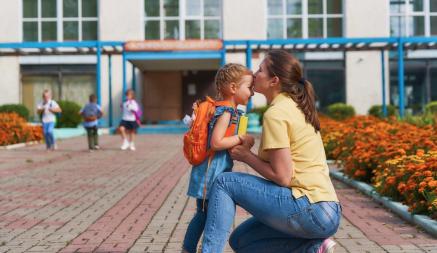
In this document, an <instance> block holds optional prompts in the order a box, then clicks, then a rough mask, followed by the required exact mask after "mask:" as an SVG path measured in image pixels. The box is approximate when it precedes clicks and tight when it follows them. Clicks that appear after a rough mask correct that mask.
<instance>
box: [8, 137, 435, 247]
mask: <svg viewBox="0 0 437 253" xmlns="http://www.w3.org/2000/svg"><path fill="white" fill-rule="evenodd" d="M85 141H86V140H85V138H74V139H69V140H64V141H61V142H59V147H60V148H59V150H57V151H55V152H46V151H45V150H44V147H43V145H37V146H32V147H26V148H21V149H16V150H0V161H1V162H0V252H8V253H9V252H45V253H47V252H112V253H115V252H151V253H152V252H169V253H172V252H180V247H181V242H182V240H183V236H184V233H185V230H186V227H187V225H188V222H189V221H190V219H191V217H192V215H193V214H194V210H195V209H194V201H193V200H192V199H189V198H187V196H186V194H185V193H186V191H187V182H188V172H189V168H190V167H189V165H188V164H187V162H186V161H185V160H184V158H183V155H182V153H181V136H180V135H142V136H139V138H138V140H137V151H135V152H131V151H121V150H119V149H118V146H119V144H120V140H119V138H118V137H116V136H104V137H102V138H101V146H102V147H103V150H100V151H97V152H93V153H89V152H88V151H86V143H85ZM236 170H239V171H246V172H249V171H250V170H249V169H248V168H247V167H246V166H245V165H243V164H241V163H237V164H236ZM251 173H253V172H251ZM334 184H335V186H336V188H337V192H338V195H339V198H340V200H341V202H342V205H343V208H344V212H343V219H342V223H341V227H340V229H339V231H338V232H337V234H336V235H335V237H334V239H335V240H336V241H337V243H338V247H337V248H336V251H335V252H435V253H437V240H435V239H433V238H431V237H430V236H428V235H427V234H425V233H423V232H421V231H419V230H417V229H416V228H415V227H413V226H411V225H409V224H406V223H405V222H403V221H402V220H401V219H399V218H398V217H397V216H395V215H393V214H391V213H390V212H388V211H386V210H384V209H383V208H382V207H381V206H379V205H378V204H375V203H374V202H372V201H371V200H370V199H369V198H367V197H365V196H363V195H361V194H359V193H358V192H356V191H355V190H354V189H351V188H350V187H348V186H346V185H344V184H342V183H340V182H337V181H334ZM247 217H249V214H247V213H246V212H245V211H244V210H242V209H238V212H237V216H236V219H235V225H238V224H239V223H241V222H242V221H244V220H245V219H246V218H247ZM226 252H232V251H231V250H230V249H229V247H228V248H227V249H226Z"/></svg>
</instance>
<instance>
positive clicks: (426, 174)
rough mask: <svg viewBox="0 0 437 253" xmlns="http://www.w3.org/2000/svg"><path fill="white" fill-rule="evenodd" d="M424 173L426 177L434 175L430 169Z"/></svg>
mask: <svg viewBox="0 0 437 253" xmlns="http://www.w3.org/2000/svg"><path fill="white" fill-rule="evenodd" d="M423 175H424V176H425V177H432V172H431V171H429V170H427V171H425V172H423Z"/></svg>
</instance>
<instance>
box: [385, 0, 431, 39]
mask: <svg viewBox="0 0 437 253" xmlns="http://www.w3.org/2000/svg"><path fill="white" fill-rule="evenodd" d="M390 34H391V35H392V36H404V37H406V36H435V35H437V0H390Z"/></svg>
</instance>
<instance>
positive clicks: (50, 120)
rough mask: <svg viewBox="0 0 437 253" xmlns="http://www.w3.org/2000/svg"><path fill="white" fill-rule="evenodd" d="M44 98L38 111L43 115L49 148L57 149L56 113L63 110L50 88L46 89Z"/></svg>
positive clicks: (43, 124) (44, 130) (45, 135)
mask: <svg viewBox="0 0 437 253" xmlns="http://www.w3.org/2000/svg"><path fill="white" fill-rule="evenodd" d="M42 98H43V101H42V102H41V103H39V104H38V105H37V112H38V114H39V115H41V120H42V129H43V133H44V139H45V142H46V147H47V150H48V151H49V150H55V149H56V141H55V135H54V134H53V131H54V128H55V123H56V115H55V114H56V113H60V112H62V110H61V107H59V105H58V103H56V101H55V100H52V94H51V92H50V91H49V90H44V92H43V94H42Z"/></svg>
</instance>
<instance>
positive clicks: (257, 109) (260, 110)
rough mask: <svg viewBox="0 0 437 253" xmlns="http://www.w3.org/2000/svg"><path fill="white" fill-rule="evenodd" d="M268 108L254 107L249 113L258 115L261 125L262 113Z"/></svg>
mask: <svg viewBox="0 0 437 253" xmlns="http://www.w3.org/2000/svg"><path fill="white" fill-rule="evenodd" d="M268 108H269V106H268V105H266V106H262V107H256V108H253V109H252V110H251V111H250V113H255V114H258V115H259V124H260V125H262V124H263V115H264V113H265V112H266V111H267V109H268Z"/></svg>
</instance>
